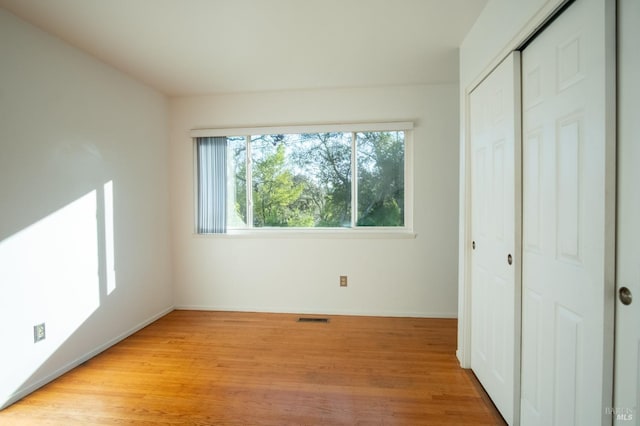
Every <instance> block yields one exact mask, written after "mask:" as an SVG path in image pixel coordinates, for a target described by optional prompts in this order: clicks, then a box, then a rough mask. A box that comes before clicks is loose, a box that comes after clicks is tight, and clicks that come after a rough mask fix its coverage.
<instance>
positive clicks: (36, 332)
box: [33, 323, 47, 343]
mask: <svg viewBox="0 0 640 426" xmlns="http://www.w3.org/2000/svg"><path fill="white" fill-rule="evenodd" d="M45 337H47V333H46V330H45V328H44V323H42V324H38V325H34V326H33V343H38V342H39V341H40V340H44V339H45Z"/></svg>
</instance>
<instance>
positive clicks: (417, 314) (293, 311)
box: [175, 305, 458, 319]
mask: <svg viewBox="0 0 640 426" xmlns="http://www.w3.org/2000/svg"><path fill="white" fill-rule="evenodd" d="M175 309H176V310H182V311H221V312H260V313H275V314H303V315H347V316H348V315H353V316H369V317H370V316H375V317H399V318H446V319H451V318H453V319H455V318H458V313H457V312H393V311H370V312H369V311H351V310H348V311H338V310H332V309H319V310H314V311H308V310H300V309H291V308H265V307H250V306H211V305H176V306H175Z"/></svg>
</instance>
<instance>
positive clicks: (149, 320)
mask: <svg viewBox="0 0 640 426" xmlns="http://www.w3.org/2000/svg"><path fill="white" fill-rule="evenodd" d="M174 310H175V308H174V307H173V306H170V307H168V308H165V309H164V310H162V311H161V312H159V313H157V314H155V315H153V316H152V317H150V318H147V319H146V320H144V321H142V322H141V323H139V324H137V325H136V326H134V327H132V328H130V329H129V330H127V331H125V332H124V333H121V334H119V335H118V336H116V337H115V338H113V339H111V340H110V341H108V342H106V343H104V344H102V345H100V346H98V347H97V348H95V349H93V350H92V351H90V352H88V353H86V354H84V355H82V356H81V357H79V358H77V359H75V360H74V361H71V362H70V363H68V364H66V365H64V366H63V367H61V368H59V369H57V370H56V371H54V372H53V373H51V374H49V375H47V376H46V377H44V378H43V379H41V380H39V381H37V382H36V383H34V384H32V385H30V386H28V387H26V388H24V389H21V390H19V391H17V392H15V393H14V394H13V395H11V397H9V399H8V400H7V401H6V402H5V403H4V404H3V405H2V406H0V410H3V409H5V408H7V407H8V406H10V405H11V404H14V403H16V402H18V401H19V400H21V399H22V398H24V397H25V396H27V395H29V394H30V393H32V392H34V391H36V390H38V389H39V388H41V387H42V386H44V385H46V384H47V383H50V382H52V381H54V380H55V379H57V378H58V377H60V376H62V375H63V374H65V373H67V372H69V371H71V370H73V369H74V368H76V367H77V366H79V365H80V364H82V363H84V362H87V361H88V360H90V359H91V358H93V357H95V356H96V355H98V354H100V353H101V352H104V351H105V350H107V349H109V348H110V347H111V346H113V345H115V344H117V343H119V342H121V341H122V340H124V339H126V338H127V337H129V336H131V335H132V334H134V333H136V332H138V331H140V330H142V329H143V328H145V327H146V326H148V325H149V324H151V323H152V322H154V321H157V320H158V319H160V318H162V317H163V316H165V315H167V314H168V313H169V312H172V311H174Z"/></svg>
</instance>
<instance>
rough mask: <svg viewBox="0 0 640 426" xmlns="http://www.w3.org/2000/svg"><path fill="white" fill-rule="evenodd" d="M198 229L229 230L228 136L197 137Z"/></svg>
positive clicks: (199, 231) (210, 230)
mask: <svg viewBox="0 0 640 426" xmlns="http://www.w3.org/2000/svg"><path fill="white" fill-rule="evenodd" d="M196 147H197V156H198V160H197V161H198V233H199V234H222V233H225V232H226V231H227V206H226V201H227V138H226V137H205V138H196Z"/></svg>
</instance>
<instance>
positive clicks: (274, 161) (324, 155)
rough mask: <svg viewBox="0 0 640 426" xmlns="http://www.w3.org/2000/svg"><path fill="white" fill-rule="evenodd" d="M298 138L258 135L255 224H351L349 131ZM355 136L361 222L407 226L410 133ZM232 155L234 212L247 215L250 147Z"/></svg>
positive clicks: (254, 145) (254, 143)
mask: <svg viewBox="0 0 640 426" xmlns="http://www.w3.org/2000/svg"><path fill="white" fill-rule="evenodd" d="M296 136H297V138H294V137H293V136H292V135H262V136H256V137H252V152H253V168H252V186H253V187H252V196H253V204H254V205H253V224H254V226H256V227H264V226H273V227H344V226H350V223H351V208H352V206H351V175H352V171H351V168H352V164H351V138H350V134H343V133H314V134H302V135H296ZM357 137H358V139H357V149H358V151H357V152H358V154H357V164H358V220H357V224H358V226H402V225H404V134H403V133H402V132H370V133H358V135H357ZM233 155H234V156H235V164H236V167H235V192H236V193H235V212H236V215H237V216H238V217H240V218H243V220H246V195H245V194H246V178H245V176H246V163H245V162H244V161H243V160H242V158H243V156H244V155H245V148H242V147H240V148H237V149H236V151H235V152H234V154H233Z"/></svg>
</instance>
